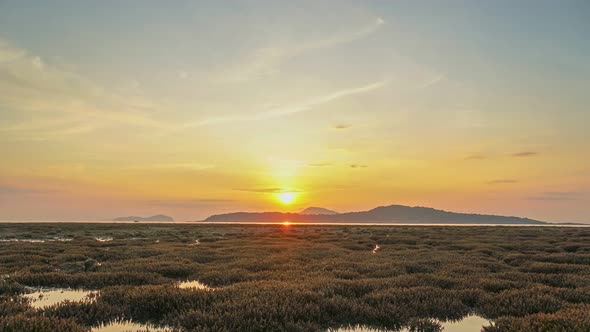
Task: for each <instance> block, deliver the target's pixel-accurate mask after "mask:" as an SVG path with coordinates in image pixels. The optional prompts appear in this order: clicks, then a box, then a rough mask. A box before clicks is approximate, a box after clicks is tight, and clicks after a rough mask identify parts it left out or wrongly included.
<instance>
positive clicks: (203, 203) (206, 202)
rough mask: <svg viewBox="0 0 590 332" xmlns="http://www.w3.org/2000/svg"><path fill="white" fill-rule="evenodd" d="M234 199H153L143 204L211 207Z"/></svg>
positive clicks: (175, 206) (170, 206)
mask: <svg viewBox="0 0 590 332" xmlns="http://www.w3.org/2000/svg"><path fill="white" fill-rule="evenodd" d="M233 202H235V200H232V199H218V198H197V199H190V200H155V201H147V202H146V203H145V205H147V206H159V207H169V208H186V209H191V208H203V207H212V206H219V205H223V204H226V203H233Z"/></svg>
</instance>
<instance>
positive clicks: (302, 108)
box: [182, 80, 389, 129]
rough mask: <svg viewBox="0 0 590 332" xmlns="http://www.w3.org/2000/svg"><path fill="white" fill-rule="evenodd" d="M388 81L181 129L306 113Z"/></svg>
mask: <svg viewBox="0 0 590 332" xmlns="http://www.w3.org/2000/svg"><path fill="white" fill-rule="evenodd" d="M388 82H389V80H381V81H377V82H374V83H370V84H367V85H362V86H358V87H353V88H349V89H342V90H338V91H334V92H331V93H328V94H326V95H322V96H317V97H314V98H310V99H308V100H305V101H302V102H300V103H296V104H291V105H283V106H278V107H273V108H270V109H267V110H264V111H260V112H256V113H253V114H250V115H237V114H236V115H228V116H222V117H216V118H209V119H204V120H201V121H197V122H192V123H187V124H185V125H184V126H182V128H183V129H186V128H191V127H200V126H206V125H214V124H222V123H229V122H239V121H254V120H260V119H267V118H275V117H280V116H286V115H291V114H295V113H300V112H306V111H309V110H311V109H313V108H314V107H316V106H319V105H322V104H326V103H329V102H332V101H335V100H338V99H341V98H345V97H348V96H353V95H358V94H363V93H367V92H370V91H373V90H376V89H379V88H382V87H383V86H385V85H387V84H388Z"/></svg>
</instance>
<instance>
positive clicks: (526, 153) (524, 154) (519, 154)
mask: <svg viewBox="0 0 590 332" xmlns="http://www.w3.org/2000/svg"><path fill="white" fill-rule="evenodd" d="M536 155H538V153H537V152H535V151H522V152H516V153H513V154H512V157H532V156H536Z"/></svg>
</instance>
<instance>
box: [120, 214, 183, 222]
mask: <svg viewBox="0 0 590 332" xmlns="http://www.w3.org/2000/svg"><path fill="white" fill-rule="evenodd" d="M113 221H174V218H172V217H170V216H166V215H163V214H156V215H153V216H150V217H138V216H128V217H118V218H114V219H113Z"/></svg>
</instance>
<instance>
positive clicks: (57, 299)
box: [23, 288, 98, 308]
mask: <svg viewBox="0 0 590 332" xmlns="http://www.w3.org/2000/svg"><path fill="white" fill-rule="evenodd" d="M96 296H98V291H90V290H82V289H68V288H44V289H37V290H36V291H35V292H33V293H28V294H24V295H23V297H25V298H28V299H30V300H31V306H32V307H33V308H45V307H49V306H52V305H54V304H58V303H61V302H64V301H66V300H68V301H73V302H81V301H93V300H94V298H95V297H96Z"/></svg>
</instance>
